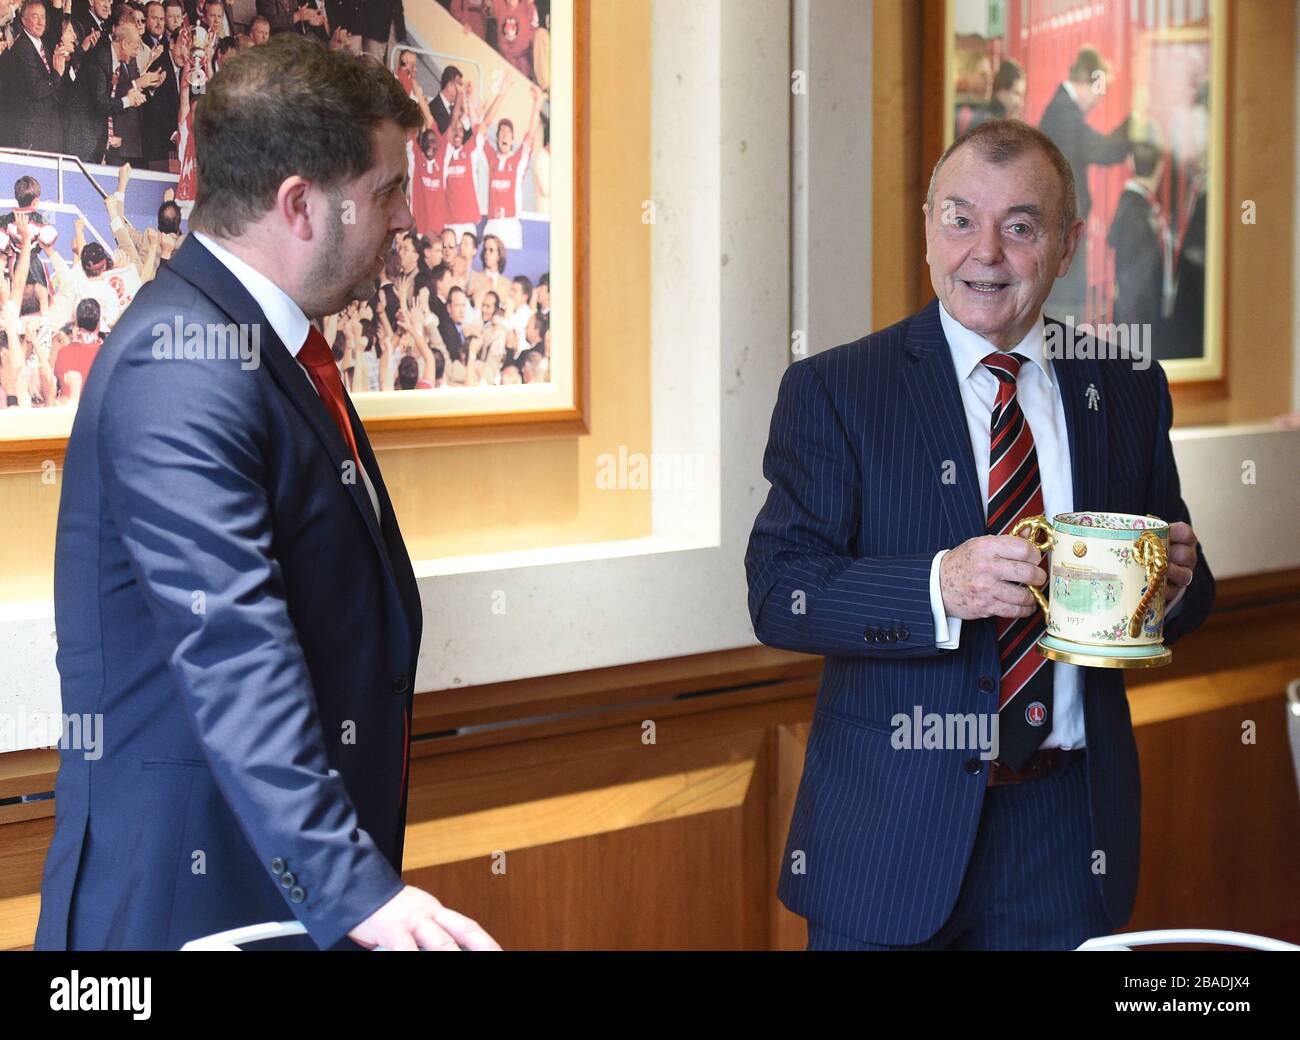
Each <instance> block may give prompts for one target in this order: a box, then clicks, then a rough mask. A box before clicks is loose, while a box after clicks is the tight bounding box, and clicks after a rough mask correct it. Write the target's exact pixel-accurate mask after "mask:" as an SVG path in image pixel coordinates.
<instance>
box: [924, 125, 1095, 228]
mask: <svg viewBox="0 0 1300 1040" xmlns="http://www.w3.org/2000/svg"><path fill="white" fill-rule="evenodd" d="M966 145H970V146H971V147H973V148H975V149H976V150H977V151H978V152H979V153H980V155H981V156H982V157H983V158H984V159H985V160H987V161H988V162H991V163H993V164H994V165H997V166H1001V165H1003V164H1005V163H1009V162H1011V161H1012V160H1014V159H1018V158H1019V157H1020V156H1021V155H1023V154H1024V153H1025V152H1027V151H1032V150H1034V149H1037V150H1038V151H1040V152H1042V153H1043V155H1044V156H1046V157H1047V161H1048V162H1050V163H1051V164H1052V168H1053V169H1055V170H1056V175H1057V177H1058V178H1060V181H1061V237H1062V238H1064V237H1065V233H1066V232H1067V231H1069V230H1070V225H1072V224H1073V223H1074V221H1075V219H1076V218H1077V216H1078V213H1079V204H1078V199H1077V197H1076V196H1075V193H1074V192H1075V187H1074V170H1073V169H1071V167H1070V160H1069V159H1067V158H1066V157H1065V154H1064V153H1063V152H1062V151H1061V149H1060V148H1058V147H1057V146H1056V142H1055V141H1053V140H1052V139H1051V138H1050V137H1048V136H1047V135H1046V134H1045V133H1043V132H1042V131H1041V130H1039V129H1037V128H1036V127H1032V126H1030V125H1029V124H1028V123H1022V122H1021V121H1020V120H1019V119H989V120H987V121H985V122H983V123H980V124H979V126H976V127H974V128H972V129H970V130H967V131H966V133H964V134H962V135H961V137H959V138H957V140H955V141H953V143H952V144H950V145H949V146H948V148H947V149H946V150H945V151H944V153H943V155H941V156H939V161H938V162H937V163H935V164H934V171H933V172H932V173H931V174H930V187H929V190H928V191H926V193H925V204H926V206H928V207H929V211H930V212H931V213H933V212H934V185H935V183H936V182H937V181H938V180H939V171H940V170H941V169H943V164H944V163H946V162H947V161H948V157H949V156H951V155H952V153H953V152H955V151H956V150H957V149H958V148H962V147H965V146H966Z"/></svg>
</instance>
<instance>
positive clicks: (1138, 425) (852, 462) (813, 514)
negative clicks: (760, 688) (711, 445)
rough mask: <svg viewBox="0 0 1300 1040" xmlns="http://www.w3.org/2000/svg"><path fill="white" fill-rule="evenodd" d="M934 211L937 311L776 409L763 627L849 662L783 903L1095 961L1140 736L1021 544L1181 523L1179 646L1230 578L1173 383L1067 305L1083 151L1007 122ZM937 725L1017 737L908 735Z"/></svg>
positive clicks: (821, 742) (881, 936)
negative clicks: (1055, 290)
mask: <svg viewBox="0 0 1300 1040" xmlns="http://www.w3.org/2000/svg"><path fill="white" fill-rule="evenodd" d="M924 214H925V233H926V245H927V249H926V260H927V262H928V263H929V265H930V277H931V282H932V283H933V286H934V291H935V294H936V296H937V297H938V298H937V300H934V301H931V303H930V304H929V305H928V306H926V307H925V308H924V309H923V310H921V311H920V312H919V313H917V314H914V315H912V316H911V317H909V318H907V319H905V320H903V321H902V322H900V323H899V324H897V325H894V326H892V327H891V328H888V329H885V330H883V331H881V332H878V333H875V334H874V335H870V336H867V337H865V338H863V339H860V340H858V341H857V342H855V343H850V344H847V345H845V346H841V347H838V348H836V349H834V350H829V351H826V352H824V353H821V354H818V355H816V356H814V357H811V358H809V359H807V360H804V361H800V362H797V363H796V364H794V365H791V366H790V368H789V370H788V371H787V373H786V375H785V378H784V379H783V381H782V384H781V389H780V392H779V394H778V398H777V403H776V408H775V412H774V414H773V417H772V427H771V435H770V439H769V442H768V447H767V453H766V455H765V458H764V473H765V475H766V476H767V478H768V480H769V481H770V482H771V484H772V488H771V491H770V493H769V495H768V498H767V501H766V503H765V504H764V506H763V509H762V511H761V512H760V513H759V516H758V518H757V520H756V521H755V524H754V530H753V534H752V536H751V539H750V544H749V551H748V553H747V556H746V568H747V571H748V576H749V606H750V614H751V616H752V618H753V622H754V630H755V632H756V633H757V634H758V637H759V639H761V640H762V641H763V642H764V643H767V644H768V645H771V646H777V647H782V648H786V649H790V650H800V651H804V652H807V653H815V654H823V655H825V657H826V667H825V671H824V673H823V678H822V684H821V689H820V691H819V693H818V697H817V709H816V713H815V715H814V719H813V726H812V731H811V735H810V737H809V742H808V751H807V757H806V760H805V764H804V772H803V777H802V779H801V782H800V786H799V794H798V797H797V800H796V803H795V810H794V818H793V821H792V824H791V828H790V835H789V838H788V841H787V846H786V850H785V859H784V861H783V863H782V864H781V875H780V883H779V887H778V894H779V896H780V898H781V900H782V902H783V903H785V905H786V906H787V907H789V908H790V909H791V910H793V911H794V912H796V913H798V914H801V915H803V916H804V917H806V918H807V919H808V923H809V947H810V948H813V949H938V948H959V949H1065V948H1071V947H1073V946H1076V945H1078V943H1080V942H1082V941H1083V940H1084V939H1087V938H1089V937H1090V936H1094V935H1098V934H1105V933H1107V932H1109V931H1111V930H1112V929H1114V928H1118V927H1120V926H1121V925H1123V924H1124V923H1125V922H1126V921H1127V920H1128V917H1129V915H1130V913H1131V910H1132V906H1133V899H1134V894H1135V891H1136V888H1137V876H1138V852H1139V849H1138V845H1139V829H1140V819H1141V814H1140V790H1139V775H1138V761H1137V750H1136V745H1135V742H1134V737H1133V726H1132V721H1131V719H1130V716H1129V708H1128V700H1127V697H1126V694H1125V688H1124V678H1123V672H1122V671H1120V670H1115V669H1108V668H1081V667H1077V666H1075V665H1070V664H1063V663H1058V662H1052V661H1048V660H1047V659H1046V658H1044V657H1043V656H1042V655H1040V654H1039V653H1038V652H1037V651H1036V650H1035V649H1034V644H1035V643H1036V641H1037V639H1038V637H1039V635H1041V633H1042V631H1043V627H1042V620H1041V614H1040V612H1039V611H1038V609H1037V608H1036V606H1035V605H1034V602H1033V600H1032V599H1031V597H1030V594H1029V592H1028V591H1027V590H1026V588H1025V587H1024V586H1025V584H1026V583H1032V584H1035V585H1038V584H1042V583H1043V582H1044V581H1045V580H1046V577H1047V575H1046V573H1045V572H1044V569H1043V568H1042V567H1041V566H1040V557H1039V553H1038V551H1037V550H1036V549H1034V548H1033V547H1032V546H1030V545H1029V544H1028V543H1027V542H1026V541H1025V540H1023V539H1021V538H1017V537H1012V536H1011V535H1010V533H1009V532H1010V530H1011V527H1012V526H1013V524H1014V523H1015V521H1016V520H1017V519H1019V518H1021V517H1024V516H1029V515H1033V514H1036V513H1044V514H1046V515H1047V516H1049V517H1050V516H1053V515H1054V514H1056V513H1059V512H1066V511H1070V510H1074V509H1078V510H1083V509H1107V510H1116V511H1120V512H1127V513H1138V514H1144V513H1152V514H1154V515H1156V516H1159V517H1161V518H1163V519H1165V520H1168V521H1170V522H1171V524H1172V531H1171V537H1170V567H1169V576H1168V587H1167V589H1166V593H1165V595H1166V617H1167V621H1166V625H1165V641H1166V643H1173V642H1175V641H1176V640H1177V639H1178V638H1179V637H1180V636H1182V635H1184V634H1185V633H1187V632H1189V631H1191V630H1192V629H1194V628H1196V627H1197V626H1198V625H1200V624H1201V623H1202V622H1203V621H1204V620H1205V617H1206V616H1207V614H1208V613H1209V611H1210V607H1211V605H1212V603H1213V600H1214V579H1213V577H1212V576H1211V574H1210V571H1209V568H1208V566H1207V565H1206V562H1205V559H1204V556H1203V555H1202V553H1201V551H1200V546H1199V543H1198V542H1197V540H1196V536H1195V534H1194V533H1193V531H1192V528H1191V525H1190V517H1189V516H1188V511H1187V507H1186V505H1185V504H1184V502H1183V500H1182V497H1181V493H1180V489H1179V480H1178V472H1177V469H1176V467H1175V464H1174V459H1173V453H1172V450H1171V447H1170V442H1169V428H1170V424H1171V421H1172V404H1171V401H1170V395H1169V387H1168V383H1167V381H1166V379H1165V375H1164V372H1163V371H1162V369H1161V368H1160V367H1159V365H1158V364H1156V365H1154V366H1153V365H1151V363H1150V358H1149V355H1148V356H1147V357H1146V358H1143V357H1141V356H1140V355H1138V356H1127V357H1126V356H1115V354H1116V352H1115V351H1114V350H1113V349H1110V345H1109V344H1106V343H1102V342H1098V341H1095V340H1089V339H1087V337H1085V336H1084V335H1083V330H1077V331H1076V330H1073V329H1069V330H1067V329H1065V328H1064V327H1062V326H1061V325H1060V324H1059V323H1057V322H1054V321H1053V320H1052V319H1051V318H1047V317H1045V316H1044V315H1043V311H1042V308H1043V303H1044V301H1045V300H1046V299H1047V296H1048V293H1049V292H1050V290H1051V287H1052V284H1053V282H1054V281H1055V280H1056V279H1058V278H1060V277H1062V276H1064V275H1065V274H1066V272H1067V271H1068V270H1069V267H1070V262H1071V259H1072V258H1073V256H1074V252H1075V249H1076V247H1077V244H1078V242H1079V237H1080V234H1081V232H1082V227H1083V224H1082V221H1081V220H1079V219H1078V217H1077V215H1076V212H1075V189H1074V182H1073V175H1072V173H1071V170H1070V166H1069V163H1068V162H1067V161H1066V159H1065V157H1064V156H1063V155H1062V154H1061V152H1060V150H1059V149H1058V148H1057V147H1056V146H1055V145H1054V144H1053V143H1052V142H1051V141H1050V140H1049V139H1048V138H1047V137H1046V136H1044V135H1043V134H1042V133H1041V132H1039V131H1038V130H1036V129H1033V128H1031V127H1029V126H1027V125H1025V124H1023V123H1020V122H1016V121H1011V120H994V121H990V122H986V123H984V124H982V125H981V126H979V127H977V128H976V129H974V130H972V131H971V132H970V133H968V134H967V135H965V136H964V137H963V138H960V139H959V140H958V141H956V142H955V143H954V144H953V146H952V147H951V148H949V149H948V151H946V152H945V153H944V155H943V156H942V158H941V159H940V160H939V162H938V164H937V165H936V166H935V172H934V176H933V177H932V178H931V182H930V191H929V194H928V196H927V202H926V205H925V207H924ZM1062 343H1065V344H1066V349H1060V348H1059V345H1060V344H1062ZM925 716H931V717H934V716H938V717H940V718H945V719H949V720H951V719H958V720H961V719H970V718H975V717H978V718H981V719H983V720H985V721H992V720H996V725H995V726H993V727H991V728H992V729H993V731H994V733H995V734H996V738H997V739H996V741H994V742H993V744H991V745H990V746H989V747H987V748H985V747H981V748H980V749H979V751H980V753H979V754H976V753H975V751H974V750H973V749H972V748H970V747H966V746H947V745H946V744H945V742H944V741H943V740H940V741H936V742H934V743H935V745H936V746H931V745H930V742H929V741H926V742H924V743H922V742H921V741H920V740H917V741H915V742H909V741H900V740H899V739H898V737H899V728H900V726H899V720H900V719H904V718H906V719H913V718H921V717H925ZM949 732H957V731H956V730H949ZM918 736H919V735H918ZM948 743H949V744H952V745H956V744H959V743H961V742H960V741H956V740H954V741H949V742H948ZM909 744H910V746H906V745H909ZM900 745H904V746H900Z"/></svg>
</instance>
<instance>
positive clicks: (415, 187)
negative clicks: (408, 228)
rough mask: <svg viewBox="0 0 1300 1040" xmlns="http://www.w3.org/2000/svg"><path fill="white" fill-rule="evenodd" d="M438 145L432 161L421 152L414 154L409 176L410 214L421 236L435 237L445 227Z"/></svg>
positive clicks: (444, 192)
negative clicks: (411, 170)
mask: <svg viewBox="0 0 1300 1040" xmlns="http://www.w3.org/2000/svg"><path fill="white" fill-rule="evenodd" d="M441 151H442V147H441V145H439V147H438V149H437V151H435V152H434V156H433V158H432V159H426V158H425V157H424V153H423V152H418V151H417V152H416V154H415V169H414V171H413V172H412V176H411V214H412V215H413V216H414V217H415V226H416V228H417V229H418V230H419V232H420V234H422V235H436V234H438V233H439V232H440V231H442V229H443V228H444V227H446V226H447V193H446V190H445V188H444V185H443V183H442V163H440V162H439V161H438V153H439V152H441Z"/></svg>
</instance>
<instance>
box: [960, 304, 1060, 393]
mask: <svg viewBox="0 0 1300 1040" xmlns="http://www.w3.org/2000/svg"><path fill="white" fill-rule="evenodd" d="M939 322H940V324H941V325H942V326H943V334H944V338H945V339H947V340H948V349H949V351H951V353H952V363H953V367H954V368H955V369H956V370H957V382H958V384H961V383H964V382H965V381H966V380H967V379H968V378H969V377H970V374H971V373H972V372H974V371H975V369H977V368H978V367H979V366H980V362H982V361H983V360H984V358H986V357H987V356H988V355H989V354H990V353H991V352H993V351H996V350H997V349H998V348H997V347H995V346H993V344H992V343H990V342H989V341H988V340H986V339H985V338H984V337H983V336H981V335H980V334H979V333H978V332H972V331H971V330H970V329H968V328H966V326H964V325H962V324H960V323H959V322H958V321H957V319H956V318H954V317H953V316H952V315H951V314H949V313H948V310H947V308H945V307H944V305H943V304H942V303H940V304H939ZM1045 346H1046V336H1045V335H1044V332H1043V314H1042V311H1039V313H1038V320H1037V321H1036V322H1034V324H1033V325H1032V326H1030V328H1029V331H1028V332H1027V333H1025V338H1024V339H1022V340H1021V341H1020V342H1019V343H1017V344H1016V345H1015V346H1014V347H1012V348H1011V350H1009V351H1006V353H1008V354H1010V353H1012V352H1013V351H1014V352H1015V353H1017V354H1023V355H1024V357H1025V359H1026V360H1027V361H1030V362H1032V363H1033V364H1035V365H1037V366H1038V367H1039V368H1040V369H1041V370H1042V372H1043V375H1045V376H1046V377H1047V382H1048V385H1049V386H1052V385H1055V383H1054V380H1053V378H1052V368H1051V366H1050V365H1049V364H1048V363H1047V352H1046V349H1045Z"/></svg>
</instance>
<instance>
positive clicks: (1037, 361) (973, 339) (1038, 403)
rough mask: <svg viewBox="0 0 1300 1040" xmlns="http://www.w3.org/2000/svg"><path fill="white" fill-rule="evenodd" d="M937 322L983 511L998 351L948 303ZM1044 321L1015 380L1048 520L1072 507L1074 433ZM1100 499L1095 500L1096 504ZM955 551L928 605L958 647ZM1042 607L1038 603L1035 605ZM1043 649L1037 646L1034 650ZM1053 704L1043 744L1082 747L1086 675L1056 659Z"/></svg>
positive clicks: (948, 645) (945, 643)
mask: <svg viewBox="0 0 1300 1040" xmlns="http://www.w3.org/2000/svg"><path fill="white" fill-rule="evenodd" d="M939 321H940V323H941V324H942V325H943V334H944V336H945V338H946V339H947V340H948V349H949V350H950V351H951V352H952V360H953V367H954V368H955V370H956V372H957V386H958V388H959V389H960V391H961V401H962V406H963V407H964V408H965V411H966V425H967V427H968V428H969V430H970V442H971V448H972V450H973V453H974V456H975V475H976V477H977V478H978V480H979V485H980V498H981V500H982V501H983V503H984V513H985V515H986V516H987V515H988V506H989V440H990V434H989V423H990V419H991V418H992V415H993V404H994V402H995V401H996V400H997V396H998V378H997V376H995V375H994V374H993V373H992V372H990V371H989V370H988V368H986V367H985V366H984V365H982V364H981V363H980V362H981V361H982V360H983V359H984V358H985V357H987V356H988V355H989V354H990V353H992V352H994V351H995V350H997V348H996V347H994V346H993V345H992V344H991V343H989V341H988V340H986V339H985V338H984V337H983V336H981V335H979V334H978V333H975V332H971V331H970V329H967V328H965V327H963V326H962V325H959V324H958V323H957V321H956V319H955V318H953V317H952V316H951V315H950V314H949V313H948V312H947V310H945V309H944V307H943V304H942V303H941V304H940V305H939ZM1043 347H1044V335H1043V318H1042V315H1041V314H1040V315H1039V317H1038V321H1037V322H1036V323H1035V324H1034V326H1033V328H1031V329H1030V330H1029V333H1028V334H1027V335H1026V336H1025V338H1024V339H1023V340H1021V341H1020V342H1019V343H1018V344H1016V346H1014V347H1013V348H1011V351H1008V353H1010V352H1012V351H1014V352H1015V353H1018V354H1022V355H1024V356H1025V358H1026V359H1027V362H1026V363H1024V364H1022V365H1021V366H1020V374H1019V376H1018V377H1017V379H1016V399H1017V401H1019V403H1020V410H1021V411H1022V412H1023V413H1024V415H1025V421H1026V422H1027V423H1029V429H1030V432H1032V433H1033V435H1034V451H1035V452H1036V453H1037V455H1038V472H1039V476H1040V477H1041V479H1042V487H1043V508H1044V513H1045V515H1046V516H1047V518H1048V520H1049V521H1050V520H1051V519H1052V517H1054V516H1055V515H1056V514H1057V513H1068V512H1070V511H1071V510H1073V509H1074V484H1073V470H1072V467H1071V465H1070V439H1069V431H1068V429H1067V427H1066V425H1065V405H1064V403H1063V402H1062V400H1061V390H1060V386H1059V385H1058V384H1057V381H1056V379H1055V376H1054V374H1053V372H1052V366H1051V361H1050V360H1049V359H1048V358H1047V356H1046V354H1045V353H1044V350H1043ZM1098 504H1099V503H1091V505H1093V506H1096V505H1098ZM948 551H949V550H947V549H943V550H941V551H940V552H938V553H936V554H935V557H934V562H933V563H932V564H931V565H930V609H931V612H932V613H933V615H934V631H935V645H936V646H937V647H939V648H940V649H942V650H955V649H957V646H958V644H959V642H960V640H961V619H960V618H954V617H948V616H947V615H946V614H945V612H944V609H943V595H942V592H941V591H940V586H939V563H940V561H941V560H942V559H943V557H944V555H945V554H946V553H947V552H948ZM1034 609H1035V610H1037V609H1038V607H1037V606H1035V607H1034ZM1034 652H1035V653H1037V651H1034ZM1052 672H1053V681H1052V702H1053V710H1054V714H1055V719H1054V720H1053V723H1052V731H1051V732H1050V733H1049V734H1048V735H1047V737H1046V739H1044V741H1043V744H1042V746H1043V747H1045V748H1051V747H1061V748H1065V749H1066V750H1069V749H1070V748H1080V747H1083V746H1084V744H1085V740H1084V729H1083V675H1082V673H1081V672H1080V670H1079V666H1078V665H1073V664H1065V663H1064V662H1062V661H1054V662H1053V669H1052Z"/></svg>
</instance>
